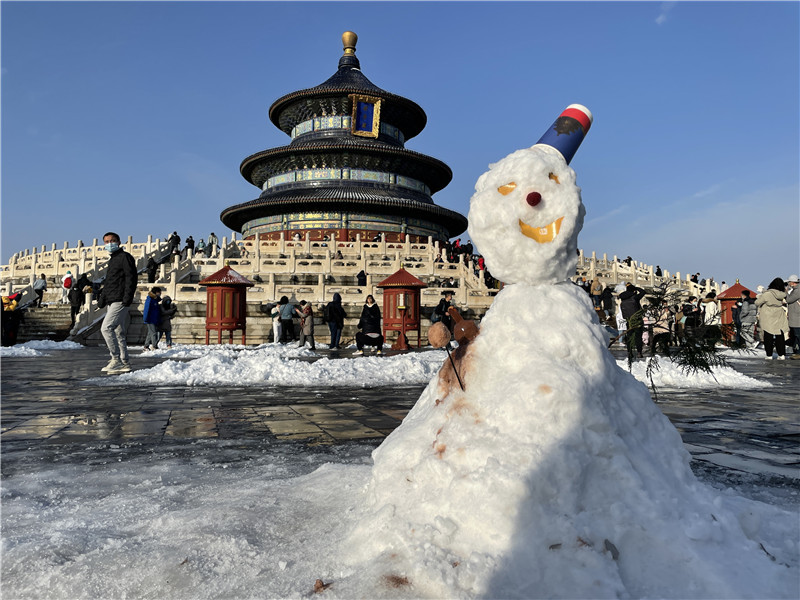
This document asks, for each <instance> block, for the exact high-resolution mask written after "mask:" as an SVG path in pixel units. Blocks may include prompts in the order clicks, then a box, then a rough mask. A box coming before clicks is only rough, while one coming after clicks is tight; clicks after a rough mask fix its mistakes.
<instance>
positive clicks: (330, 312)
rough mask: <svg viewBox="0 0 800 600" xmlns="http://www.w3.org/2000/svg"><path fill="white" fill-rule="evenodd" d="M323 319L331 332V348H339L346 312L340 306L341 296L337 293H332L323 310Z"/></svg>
mask: <svg viewBox="0 0 800 600" xmlns="http://www.w3.org/2000/svg"><path fill="white" fill-rule="evenodd" d="M324 316H325V321H326V322H327V323H328V329H329V330H330V332H331V350H339V349H340V346H339V342H340V341H341V339H342V330H343V329H344V319H345V317H346V316H347V313H346V312H345V311H344V307H342V296H341V294H339V293H336V294H334V295H333V301H331V302H329V303H328V305H327V306H326V307H325V311H324Z"/></svg>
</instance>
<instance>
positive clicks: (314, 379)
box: [89, 344, 771, 389]
mask: <svg viewBox="0 0 800 600" xmlns="http://www.w3.org/2000/svg"><path fill="white" fill-rule="evenodd" d="M319 346H320V348H323V347H324V346H322V345H321V344H320V345H319ZM131 350H132V351H133V352H134V353H135V352H136V351H137V349H136V348H132V349H131ZM134 355H135V354H134ZM143 356H153V357H156V356H157V357H162V358H167V359H168V360H165V361H164V362H162V363H161V364H159V365H156V366H155V367H151V368H149V369H139V370H136V371H133V372H132V373H125V374H122V375H118V376H114V377H98V378H93V379H90V380H89V381H90V382H91V383H94V384H96V385H107V386H112V385H113V386H116V385H142V384H163V385H188V386H199V385H236V386H252V385H263V384H264V383H270V384H273V385H288V386H315V387H316V386H357V387H358V386H363V387H376V386H382V385H394V384H420V383H427V382H428V381H430V380H431V378H432V377H433V376H434V375H435V374H436V372H437V371H438V370H439V368H440V367H441V365H442V362H443V361H445V360H447V354H446V353H445V351H444V350H433V349H431V350H425V351H422V352H409V353H406V354H396V355H392V356H376V355H374V354H370V353H369V352H367V354H365V355H364V356H354V355H352V354H351V352H350V350H346V351H344V352H343V353H342V356H344V358H336V359H331V358H328V357H324V356H323V357H320V355H319V354H317V353H316V352H314V351H312V350H310V349H308V348H298V347H297V346H296V345H294V344H287V345H283V344H262V345H260V346H256V347H253V346H237V345H230V346H228V345H223V346H203V345H188V344H177V345H175V346H173V347H172V348H171V349H160V350H155V351H153V352H148V353H146V354H144V355H143ZM295 359H303V360H295ZM313 359H317V360H313ZM617 364H618V365H619V366H620V368H622V369H625V370H627V362H626V361H624V360H619V361H617ZM659 365H660V368H659V370H658V371H657V372H656V373H655V374H654V376H653V383H655V385H656V387H659V388H675V389H692V388H694V389H702V388H706V389H707V388H718V387H734V388H748V389H752V388H759V387H770V386H771V384H770V383H769V382H766V381H759V380H757V379H754V378H752V377H748V376H746V375H743V374H741V373H739V372H737V371H736V370H735V369H733V368H731V367H716V368H714V370H713V376H712V375H711V374H707V373H695V374H691V375H686V374H684V373H683V371H681V369H680V368H679V367H677V366H676V365H674V364H673V363H672V362H671V361H670V360H668V359H661V360H660V361H659ZM645 368H646V367H645V362H644V361H637V362H635V363H634V365H633V376H634V377H636V379H638V380H639V381H641V382H643V383H645V384H647V385H650V381H649V379H648V378H647V376H646V373H645Z"/></svg>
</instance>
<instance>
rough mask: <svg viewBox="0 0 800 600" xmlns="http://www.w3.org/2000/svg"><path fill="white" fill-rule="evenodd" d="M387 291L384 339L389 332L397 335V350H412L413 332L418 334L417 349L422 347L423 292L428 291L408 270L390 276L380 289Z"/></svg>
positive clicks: (384, 293)
mask: <svg viewBox="0 0 800 600" xmlns="http://www.w3.org/2000/svg"><path fill="white" fill-rule="evenodd" d="M376 287H379V288H381V289H382V290H383V338H384V339H386V332H387V331H396V332H397V341H395V343H394V344H392V348H393V349H395V350H408V348H409V345H408V337H407V336H406V333H407V332H409V331H416V332H417V348H419V347H420V346H421V345H422V334H421V320H420V310H419V305H420V302H419V299H420V290H421V289H422V288H425V287H428V286H427V285H425V284H424V283H423V282H422V281H420V280H419V279H417V278H416V277H414V276H413V275H412V274H411V273H409V272H408V271H406V270H405V269H400V270H399V271H397V272H396V273H393V274H392V275H389V277H387V278H386V279H384V280H383V281H381V282H380V283H379V284H377V285H376Z"/></svg>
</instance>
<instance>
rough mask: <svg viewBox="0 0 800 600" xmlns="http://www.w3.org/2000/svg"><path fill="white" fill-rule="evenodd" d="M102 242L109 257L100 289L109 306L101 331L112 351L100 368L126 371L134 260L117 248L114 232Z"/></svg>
mask: <svg viewBox="0 0 800 600" xmlns="http://www.w3.org/2000/svg"><path fill="white" fill-rule="evenodd" d="M103 243H104V244H105V249H106V251H107V252H108V253H109V255H110V258H109V259H108V267H107V270H106V278H105V282H104V284H103V290H102V292H101V294H102V296H103V301H104V303H105V306H107V307H108V309H107V311H106V316H105V318H104V319H103V325H102V326H101V328H100V331H101V333H102V334H103V338H104V339H105V341H106V346H108V351H109V353H110V354H111V361H109V363H108V364H107V365H106V366H105V367H103V369H102V370H103V371H105V372H107V373H127V372H128V371H130V370H131V365H130V362H129V361H128V340H127V336H128V321H129V317H128V311H129V310H130V306H131V304H132V303H133V294H134V292H136V279H137V274H136V262H135V261H134V260H133V256H131V255H130V254H128V253H127V252H125V251H124V250H123V249H122V248H121V247H120V238H119V235H118V234H116V233H114V232H113V231H109V232H108V233H107V234H105V235H104V236H103Z"/></svg>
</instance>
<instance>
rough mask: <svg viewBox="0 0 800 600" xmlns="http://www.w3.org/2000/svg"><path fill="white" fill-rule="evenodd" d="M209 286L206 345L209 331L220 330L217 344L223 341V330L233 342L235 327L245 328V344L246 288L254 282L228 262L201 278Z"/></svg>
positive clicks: (243, 338) (243, 331)
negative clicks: (211, 273) (231, 266)
mask: <svg viewBox="0 0 800 600" xmlns="http://www.w3.org/2000/svg"><path fill="white" fill-rule="evenodd" d="M200 285H204V286H206V346H207V345H208V333H209V331H211V330H215V331H216V332H217V343H218V344H221V343H222V332H223V331H227V332H228V334H229V338H228V343H230V344H232V343H233V330H234V329H241V330H242V344H243V345H244V344H245V343H246V337H245V330H246V326H247V325H246V323H247V288H248V287H252V286H253V283H252V282H251V281H250V280H249V279H247V278H246V277H244V276H242V275H239V273H237V272H236V271H234V270H233V269H231V268H230V267H229V266H227V265H225V266H224V267H222V268H221V269H220V270H219V271H217V272H216V273H214V274H213V275H209V276H208V277H206V278H205V279H203V280H201V281H200Z"/></svg>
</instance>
